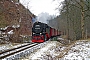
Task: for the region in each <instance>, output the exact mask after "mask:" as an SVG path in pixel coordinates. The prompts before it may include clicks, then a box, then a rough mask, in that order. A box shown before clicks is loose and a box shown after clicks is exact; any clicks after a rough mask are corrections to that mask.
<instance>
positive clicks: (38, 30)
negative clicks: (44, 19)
mask: <svg viewBox="0 0 90 60" xmlns="http://www.w3.org/2000/svg"><path fill="white" fill-rule="evenodd" d="M59 35H60V33H59V31H58V30H56V29H54V28H51V27H50V26H48V25H47V24H45V23H41V22H35V23H34V24H33V28H32V42H44V41H46V40H48V39H50V38H52V37H55V36H59Z"/></svg>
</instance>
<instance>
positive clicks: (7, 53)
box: [0, 43, 38, 59]
mask: <svg viewBox="0 0 90 60" xmlns="http://www.w3.org/2000/svg"><path fill="white" fill-rule="evenodd" d="M36 45H38V44H37V43H28V44H25V45H22V46H19V47H16V48H12V49H8V50H6V51H3V52H0V59H4V58H6V57H8V56H10V55H14V54H16V53H19V52H21V51H24V50H26V49H29V48H31V47H33V46H36Z"/></svg>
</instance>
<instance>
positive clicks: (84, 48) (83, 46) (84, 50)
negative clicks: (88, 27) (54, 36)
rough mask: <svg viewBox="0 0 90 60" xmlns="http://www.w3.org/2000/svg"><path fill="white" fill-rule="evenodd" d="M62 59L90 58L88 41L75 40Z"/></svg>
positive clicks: (78, 59) (77, 59)
mask: <svg viewBox="0 0 90 60" xmlns="http://www.w3.org/2000/svg"><path fill="white" fill-rule="evenodd" d="M63 60H90V41H78V42H76V43H75V45H73V46H72V48H71V49H70V50H69V51H68V53H67V55H65V56H64V57H63Z"/></svg>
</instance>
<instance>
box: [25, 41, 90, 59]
mask: <svg viewBox="0 0 90 60" xmlns="http://www.w3.org/2000/svg"><path fill="white" fill-rule="evenodd" d="M23 60H90V41H86V40H81V41H80V40H79V41H77V42H75V43H73V44H71V45H67V46H65V45H62V44H60V43H59V42H56V41H50V42H48V44H46V45H45V46H44V47H43V48H41V49H39V50H37V51H36V52H34V53H32V54H31V55H30V56H29V58H28V59H23Z"/></svg>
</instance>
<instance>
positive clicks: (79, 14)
mask: <svg viewBox="0 0 90 60" xmlns="http://www.w3.org/2000/svg"><path fill="white" fill-rule="evenodd" d="M60 5H62V8H60ZM60 5H59V6H58V8H57V9H58V10H59V11H60V15H59V16H58V17H57V18H55V19H53V20H50V21H49V24H50V25H51V26H53V24H52V23H51V22H57V24H56V25H55V26H54V27H55V28H56V29H59V30H60V31H62V34H63V35H66V36H67V38H68V39H71V40H79V39H87V38H90V23H89V22H90V0H65V1H63V2H62V3H61V4H60Z"/></svg>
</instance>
